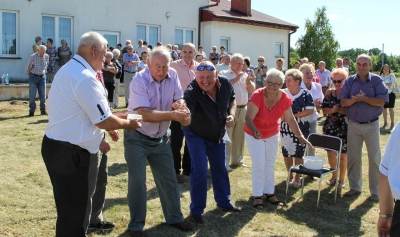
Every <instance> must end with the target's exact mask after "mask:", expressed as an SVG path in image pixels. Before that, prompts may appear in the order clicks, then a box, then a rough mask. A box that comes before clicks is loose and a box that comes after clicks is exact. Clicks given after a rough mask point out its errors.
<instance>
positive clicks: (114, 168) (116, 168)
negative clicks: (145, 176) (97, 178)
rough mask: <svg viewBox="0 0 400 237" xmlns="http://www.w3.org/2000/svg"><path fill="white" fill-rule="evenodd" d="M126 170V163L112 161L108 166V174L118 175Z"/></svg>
mask: <svg viewBox="0 0 400 237" xmlns="http://www.w3.org/2000/svg"><path fill="white" fill-rule="evenodd" d="M126 172H128V165H127V164H126V163H113V164H112V165H111V166H109V167H108V176H118V175H120V174H123V173H126Z"/></svg>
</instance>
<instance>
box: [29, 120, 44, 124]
mask: <svg viewBox="0 0 400 237" xmlns="http://www.w3.org/2000/svg"><path fill="white" fill-rule="evenodd" d="M48 122H49V120H48V119H40V120H37V121H35V122H30V123H28V124H41V123H48Z"/></svg>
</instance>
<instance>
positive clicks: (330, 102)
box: [322, 68, 349, 189]
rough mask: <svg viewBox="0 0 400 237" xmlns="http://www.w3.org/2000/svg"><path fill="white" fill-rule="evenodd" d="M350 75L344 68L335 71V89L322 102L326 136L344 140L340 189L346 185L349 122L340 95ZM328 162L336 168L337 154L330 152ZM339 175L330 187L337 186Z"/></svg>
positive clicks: (333, 75)
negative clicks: (341, 105) (341, 104)
mask: <svg viewBox="0 0 400 237" xmlns="http://www.w3.org/2000/svg"><path fill="white" fill-rule="evenodd" d="M348 75H349V73H348V72H347V70H345V69H343V68H339V69H335V70H333V72H332V73H331V78H332V83H333V85H334V88H331V89H329V90H327V91H326V95H325V98H324V100H323V102H322V111H323V113H324V116H325V117H326V120H325V123H324V126H323V128H322V131H323V132H324V134H326V135H331V136H336V137H339V138H341V139H342V151H341V154H340V167H339V171H340V172H339V174H340V175H339V186H338V187H339V189H340V188H342V187H343V185H344V178H345V176H346V170H347V122H346V113H345V112H346V111H345V110H344V108H342V107H340V100H339V98H338V95H339V94H340V92H341V90H342V87H343V84H344V81H345V80H346V78H347V77H348ZM328 160H329V165H330V166H331V168H336V165H337V163H336V153H335V152H333V151H328ZM336 180H337V174H336V173H334V174H333V176H332V178H331V180H329V181H328V184H329V185H335V184H336Z"/></svg>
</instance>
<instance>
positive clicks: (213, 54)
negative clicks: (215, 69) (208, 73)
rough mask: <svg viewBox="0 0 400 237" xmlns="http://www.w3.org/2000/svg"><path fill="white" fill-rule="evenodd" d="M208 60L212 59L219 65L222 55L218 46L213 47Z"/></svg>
mask: <svg viewBox="0 0 400 237" xmlns="http://www.w3.org/2000/svg"><path fill="white" fill-rule="evenodd" d="M208 60H210V61H211V62H212V63H213V64H214V65H217V64H218V63H219V60H220V55H219V53H218V52H217V47H216V46H212V47H211V52H210V54H209V55H208Z"/></svg>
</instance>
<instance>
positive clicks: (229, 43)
mask: <svg viewBox="0 0 400 237" xmlns="http://www.w3.org/2000/svg"><path fill="white" fill-rule="evenodd" d="M222 40H227V41H228V45H227V47H225V45H224V47H225V52H227V53H230V52H231V45H232V42H231V37H228V36H221V37H219V46H218V47H217V51H218V50H219V48H220V47H221V46H223V45H222V44H221V41H222Z"/></svg>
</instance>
